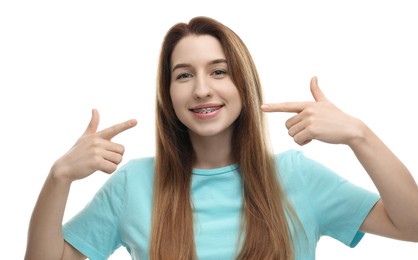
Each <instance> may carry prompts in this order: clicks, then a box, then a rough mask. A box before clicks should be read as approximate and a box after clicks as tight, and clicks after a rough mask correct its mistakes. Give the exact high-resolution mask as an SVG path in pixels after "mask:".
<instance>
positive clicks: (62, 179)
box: [49, 160, 74, 185]
mask: <svg viewBox="0 0 418 260" xmlns="http://www.w3.org/2000/svg"><path fill="white" fill-rule="evenodd" d="M66 168H68V167H65V166H63V165H61V164H60V163H59V160H58V161H57V162H55V163H54V165H52V167H51V170H50V172H49V176H50V178H51V179H52V180H54V182H56V183H61V184H65V185H71V183H72V182H73V181H74V180H72V179H71V178H69V177H68V176H69V174H68V172H69V169H66Z"/></svg>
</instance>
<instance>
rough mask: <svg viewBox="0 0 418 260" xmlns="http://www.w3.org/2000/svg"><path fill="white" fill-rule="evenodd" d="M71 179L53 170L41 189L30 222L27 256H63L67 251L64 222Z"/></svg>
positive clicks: (55, 257)
mask: <svg viewBox="0 0 418 260" xmlns="http://www.w3.org/2000/svg"><path fill="white" fill-rule="evenodd" d="M70 185H71V182H69V181H63V180H60V179H59V178H56V177H55V175H54V172H53V170H51V173H50V174H49V175H48V177H47V179H46V181H45V184H44V186H43V188H42V190H41V192H40V195H39V198H38V201H37V202H36V205H35V208H34V210H33V213H32V217H31V221H30V224H29V232H28V242H27V249H26V256H25V259H60V258H61V256H62V253H63V250H64V238H63V234H62V221H63V216H64V211H65V206H66V203H67V198H68V194H69V191H70Z"/></svg>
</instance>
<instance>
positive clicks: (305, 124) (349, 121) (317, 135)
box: [261, 77, 362, 145]
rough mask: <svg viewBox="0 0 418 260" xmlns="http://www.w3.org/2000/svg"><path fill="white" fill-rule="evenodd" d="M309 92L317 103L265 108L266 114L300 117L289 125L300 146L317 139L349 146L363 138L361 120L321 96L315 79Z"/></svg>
mask: <svg viewBox="0 0 418 260" xmlns="http://www.w3.org/2000/svg"><path fill="white" fill-rule="evenodd" d="M310 89H311V93H312V96H313V97H314V99H315V101H311V102H284V103H272V104H264V105H262V106H261V109H262V110H263V111H264V112H293V113H297V114H296V115H295V116H293V117H291V118H290V119H289V120H287V121H286V127H287V129H288V130H289V135H290V136H291V137H293V139H294V140H295V142H296V143H297V144H299V145H305V144H307V143H309V142H310V141H312V140H314V139H316V140H319V141H322V142H326V143H330V144H348V145H350V143H351V142H353V140H355V139H356V138H357V137H358V136H361V129H362V127H361V126H362V123H361V121H360V120H358V119H356V118H354V117H352V116H350V115H347V114H346V113H344V112H343V111H341V110H340V109H338V108H337V107H336V106H335V105H334V104H333V103H331V102H330V101H329V100H328V99H327V98H326V97H325V95H324V94H323V93H322V91H321V89H320V88H319V86H318V80H317V78H316V77H313V78H312V79H311V83H310Z"/></svg>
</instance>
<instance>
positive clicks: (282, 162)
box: [275, 150, 342, 187]
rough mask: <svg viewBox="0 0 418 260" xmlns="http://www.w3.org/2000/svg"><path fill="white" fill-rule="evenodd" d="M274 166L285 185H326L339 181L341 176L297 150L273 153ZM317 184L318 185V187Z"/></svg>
mask: <svg viewBox="0 0 418 260" xmlns="http://www.w3.org/2000/svg"><path fill="white" fill-rule="evenodd" d="M275 159H276V167H277V171H278V174H279V176H280V179H281V180H282V182H283V183H284V184H285V185H286V184H289V185H298V186H299V185H301V184H305V185H307V184H309V185H308V186H310V187H312V186H315V184H321V185H319V186H322V185H326V184H327V183H329V182H339V181H341V180H342V178H341V177H340V176H339V175H338V174H337V173H335V172H334V171H333V170H331V169H330V168H328V167H326V166H325V165H323V164H321V163H319V162H318V161H316V160H314V159H311V158H309V157H308V156H306V155H305V154H304V152H302V151H299V150H288V151H285V152H281V153H278V154H276V155H275ZM319 186H318V187H319Z"/></svg>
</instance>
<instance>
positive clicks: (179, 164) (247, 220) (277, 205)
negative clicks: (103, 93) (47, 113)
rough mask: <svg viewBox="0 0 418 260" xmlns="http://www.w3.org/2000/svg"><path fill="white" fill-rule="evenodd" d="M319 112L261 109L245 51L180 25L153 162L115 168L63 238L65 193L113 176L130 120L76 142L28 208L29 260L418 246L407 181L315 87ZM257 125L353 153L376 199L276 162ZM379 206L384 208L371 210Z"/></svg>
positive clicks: (224, 33) (416, 199) (223, 37)
mask: <svg viewBox="0 0 418 260" xmlns="http://www.w3.org/2000/svg"><path fill="white" fill-rule="evenodd" d="M311 92H312V95H313V97H314V99H315V102H290V103H281V104H264V105H263V102H262V93H261V86H260V82H259V79H258V75H257V71H256V68H255V66H254V63H253V61H252V59H251V56H250V54H249V52H248V50H247V48H246V47H245V45H244V43H243V42H242V41H241V40H240V38H239V37H238V36H237V35H236V34H235V33H234V32H233V31H231V30H230V29H229V28H227V27H226V26H224V25H222V24H221V23H219V22H217V21H215V20H212V19H209V18H204V17H197V18H195V19H192V20H191V21H190V22H189V24H177V25H175V26H173V27H172V28H171V29H170V30H169V31H168V33H167V35H166V37H165V39H164V42H163V46H162V50H161V55H160V63H159V70H158V84H157V100H156V129H157V135H156V136H157V152H156V156H155V158H142V159H136V160H131V161H130V162H128V163H127V164H126V165H124V166H123V167H121V168H120V169H119V170H118V172H117V173H115V174H114V175H113V176H112V177H111V178H110V179H109V180H108V181H107V183H106V184H105V185H104V186H103V187H102V188H101V189H100V191H99V192H98V193H97V194H96V196H95V197H94V199H93V200H92V202H91V203H89V204H88V205H87V206H86V207H85V209H83V210H82V211H81V212H80V213H79V214H78V215H76V216H75V217H74V218H73V219H71V220H70V221H69V222H68V223H66V224H65V226H64V228H62V218H63V214H64V210H65V203H66V200H67V197H68V194H69V189H70V186H71V183H72V182H73V181H75V180H78V179H82V178H85V177H87V176H89V175H90V174H92V173H93V172H95V171H97V170H100V171H104V172H107V173H112V172H113V171H115V170H116V167H117V165H118V164H119V163H120V162H121V160H122V155H123V151H124V149H123V146H121V145H119V144H115V143H113V142H111V139H112V137H114V136H115V135H117V134H119V133H121V132H123V131H125V130H127V129H129V128H131V127H133V126H135V125H136V121H135V120H129V121H126V122H124V123H121V124H118V125H115V126H113V127H111V128H107V129H105V130H102V131H99V132H97V127H98V123H99V116H98V112H97V111H96V110H93V115H92V120H91V122H90V124H89V126H88V127H87V130H86V132H85V134H84V135H83V136H82V137H81V138H80V139H79V140H78V141H77V143H76V144H75V145H74V147H73V148H72V149H71V150H70V151H69V152H68V153H67V154H65V155H64V156H63V157H61V158H60V159H58V160H57V161H56V162H55V164H54V165H53V167H52V169H51V172H50V174H49V176H48V178H47V180H46V182H45V185H44V187H43V189H42V191H41V194H40V196H39V199H38V202H37V205H36V206H35V209H34V213H33V215H32V219H31V224H30V228H29V236H28V247H27V252H26V258H27V259H57V258H62V259H85V258H86V257H89V258H90V259H105V258H107V257H108V256H109V255H111V254H112V252H113V251H114V250H116V249H117V248H118V247H120V246H125V247H126V248H127V249H128V251H129V252H130V254H131V255H132V258H133V259H140V258H141V259H148V258H150V259H197V258H198V259H233V258H235V259H314V258H315V246H316V243H317V241H318V239H319V238H320V236H322V235H329V236H332V237H334V238H336V239H338V240H340V241H341V242H343V243H345V244H347V245H349V246H355V245H356V244H357V243H358V242H359V241H360V239H361V237H362V236H363V234H364V232H370V233H374V234H378V235H382V236H387V237H392V238H396V239H402V240H409V241H418V189H417V185H416V183H415V181H414V180H413V178H412V176H411V174H410V173H409V172H408V170H407V169H406V168H405V167H404V165H403V164H402V163H401V162H400V161H399V160H398V159H397V158H396V157H395V155H393V154H392V152H391V151H390V150H389V149H388V148H387V147H386V146H385V145H384V144H383V143H382V142H381V141H380V140H379V139H378V137H376V135H374V134H373V132H372V131H371V130H370V129H369V128H368V127H367V126H366V125H365V124H364V123H363V122H361V121H360V120H358V119H355V118H352V117H350V116H348V115H346V114H344V113H343V112H342V111H340V110H339V109H338V108H337V107H335V106H334V105H333V104H332V103H331V102H329V101H328V100H327V99H326V98H325V96H324V95H323V93H322V92H321V90H320V89H319V87H318V84H317V79H316V78H313V79H312V80H311ZM264 112H294V113H296V115H295V116H293V117H291V118H290V119H289V120H288V121H287V123H286V126H287V128H288V129H289V134H290V135H291V136H292V137H293V138H294V140H295V141H296V142H297V143H298V144H300V145H304V144H307V143H309V142H310V141H311V140H313V139H316V140H320V141H323V142H327V143H339V144H346V145H348V146H349V147H350V148H351V149H352V150H353V152H354V153H355V154H356V156H357V157H358V159H359V161H360V162H361V163H362V164H363V166H364V168H365V169H366V171H367V172H368V174H369V175H370V177H371V179H372V180H373V182H374V183H375V185H376V187H377V189H378V191H379V194H380V196H379V195H377V194H374V193H371V192H369V191H366V190H363V189H361V188H359V187H356V186H354V185H352V184H350V183H349V182H347V181H345V180H343V179H342V178H340V177H339V176H338V175H336V174H335V173H333V172H331V171H330V170H329V169H327V168H326V167H324V166H322V165H320V164H319V163H317V162H314V161H312V160H310V159H308V158H306V157H304V156H303V154H301V153H300V152H297V151H288V152H285V153H282V154H279V155H273V154H272V153H271V151H270V149H269V147H268V146H269V142H268V140H267V138H266V136H267V135H266V133H265V130H266V129H265V127H264ZM380 197H381V199H380Z"/></svg>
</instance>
